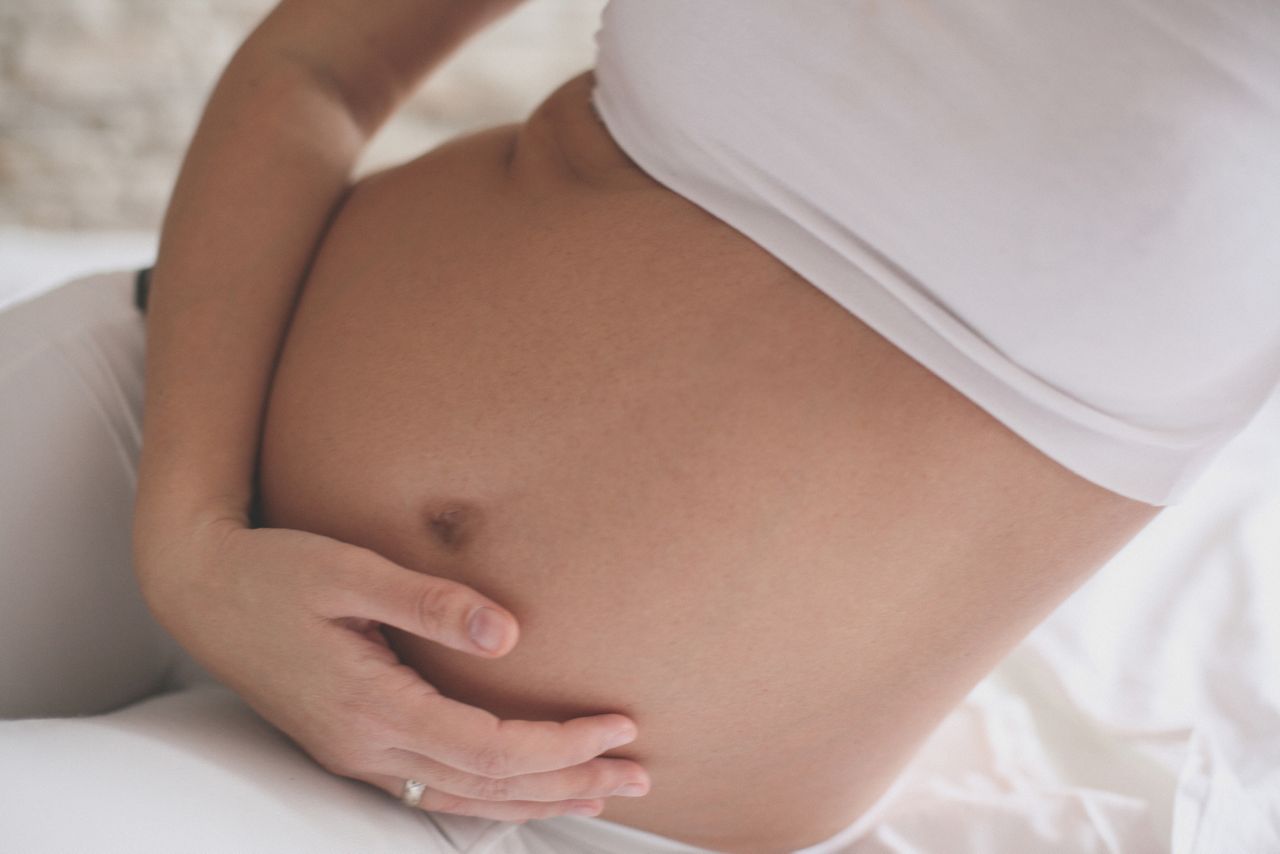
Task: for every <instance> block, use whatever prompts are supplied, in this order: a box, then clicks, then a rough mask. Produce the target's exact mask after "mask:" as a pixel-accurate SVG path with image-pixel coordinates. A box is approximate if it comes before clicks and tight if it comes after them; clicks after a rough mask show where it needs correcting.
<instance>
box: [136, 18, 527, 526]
mask: <svg viewBox="0 0 1280 854" xmlns="http://www.w3.org/2000/svg"><path fill="white" fill-rule="evenodd" d="M516 3H517V0H435V2H427V0H383V2H379V3H377V4H368V3H363V2H360V0H324V1H323V2H321V1H320V0H286V2H283V3H281V4H280V5H279V6H278V7H277V8H276V9H275V10H274V11H272V12H271V13H270V14H269V15H268V16H267V17H266V19H265V20H263V21H262V23H261V24H260V25H259V26H258V27H257V29H255V30H254V32H253V33H252V34H251V35H250V36H249V38H248V39H247V40H246V41H245V43H244V44H243V45H242V46H241V47H240V49H239V50H238V51H237V52H236V54H235V56H234V57H233V59H232V60H231V62H230V64H229V65H228V66H227V68H226V70H225V72H224V73H223V75H222V77H221V79H220V80H219V81H218V84H217V86H216V88H215V89H214V92H213V94H212V96H211V98H210V100H209V102H208V105H207V107H206V109H205V113H204V115H203V117H202V119H201V121H200V124H199V127H198V129H197V131H196V133H195V136H194V138H193V140H192V142H191V145H190V148H189V149H188V151H187V154H186V157H185V159H184V162H183V165H182V169H181V171H180V173H179V177H178V181H177V184H176V186H175V188H174V191H173V195H172V198H171V200H170V203H169V208H168V210H167V212H166V215H165V220H164V225H163V228H162V231H161V239H160V250H159V255H158V258H157V260H156V264H155V270H154V273H153V275H152V281H153V288H152V294H151V296H150V304H149V308H148V314H149V319H148V321H147V351H148V352H147V380H146V382H147V400H146V407H145V420H144V432H145V435H146V439H147V441H146V445H145V447H144V450H143V453H142V459H141V463H140V472H139V501H138V506H139V511H140V513H142V514H143V516H144V518H149V517H150V514H152V513H159V514H161V515H163V516H165V517H168V518H175V517H176V518H183V517H186V518H190V517H203V516H208V515H210V514H212V515H214V516H222V517H230V518H233V519H236V520H239V521H246V518H247V512H248V508H249V504H250V499H251V495H252V478H253V469H254V459H255V455H256V450H257V446H258V437H259V431H260V428H261V424H262V415H263V407H264V403H265V400H266V396H267V386H268V384H269V381H270V377H271V373H272V369H273V367H274V364H275V360H276V357H277V355H278V352H279V349H280V345H281V342H282V340H283V337H284V330H285V327H286V324H287V320H288V317H289V314H290V310H291V308H292V304H293V301H294V297H295V295H296V293H297V290H298V287H299V284H300V282H301V280H302V278H303V275H304V273H305V271H306V267H307V264H308V262H309V260H310V258H311V256H312V254H313V252H314V251H315V249H316V247H317V245H318V243H319V240H320V237H321V235H322V233H323V230H324V228H325V225H326V222H327V220H328V218H329V216H330V215H331V214H332V213H333V210H334V208H335V207H336V205H337V204H338V202H339V201H340V199H341V197H342V194H343V192H344V191H345V189H346V187H347V184H348V179H349V176H350V173H351V170H352V168H353V167H354V164H355V162H356V159H357V157H358V156H359V154H360V152H361V150H362V149H363V147H364V146H365V144H366V143H367V142H368V140H369V138H370V137H371V136H372V135H373V133H374V132H375V131H376V130H377V129H378V128H379V127H380V126H381V125H382V124H383V122H384V121H385V120H386V119H387V117H388V116H389V115H390V114H391V113H392V112H393V110H394V109H395V108H396V107H397V106H398V105H399V104H400V103H401V102H402V101H403V100H404V98H405V97H406V96H407V95H408V94H409V93H410V92H411V91H412V90H413V89H414V88H415V87H416V85H417V84H418V83H419V81H420V80H421V79H422V78H423V77H424V76H425V75H426V74H427V72H429V71H430V70H431V69H432V68H434V67H435V66H437V65H438V64H439V63H440V62H441V61H442V60H443V59H444V58H445V57H447V56H448V55H449V54H451V53H452V52H453V50H454V49H455V48H457V46H458V45H459V44H460V43H461V42H462V41H464V40H465V39H466V37H467V36H469V35H470V34H471V33H473V32H474V31H476V30H477V29H479V28H480V27H481V26H482V25H483V24H485V23H487V22H489V21H491V20H493V19H495V18H497V17H498V16H499V14H500V13H502V12H505V11H506V10H508V9H510V8H512V7H514V6H515V5H516Z"/></svg>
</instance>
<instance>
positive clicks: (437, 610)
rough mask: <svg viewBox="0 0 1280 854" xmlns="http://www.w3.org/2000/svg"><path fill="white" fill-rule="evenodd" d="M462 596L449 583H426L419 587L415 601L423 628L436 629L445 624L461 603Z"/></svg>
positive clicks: (419, 621)
mask: <svg viewBox="0 0 1280 854" xmlns="http://www.w3.org/2000/svg"><path fill="white" fill-rule="evenodd" d="M460 599H461V597H459V596H458V594H457V592H456V591H454V590H453V589H452V588H451V586H450V585H448V584H440V583H431V584H424V585H422V586H421V587H420V588H419V589H418V596H417V600H416V602H415V603H414V605H415V613H416V615H417V619H418V623H419V625H421V626H422V627H423V628H425V629H427V630H429V631H434V630H435V629H438V628H439V627H441V626H444V625H445V624H446V623H447V622H448V620H449V616H450V614H452V613H453V612H454V611H455V610H457V609H458V607H459V606H460V605H461V602H460V601H459V600H460Z"/></svg>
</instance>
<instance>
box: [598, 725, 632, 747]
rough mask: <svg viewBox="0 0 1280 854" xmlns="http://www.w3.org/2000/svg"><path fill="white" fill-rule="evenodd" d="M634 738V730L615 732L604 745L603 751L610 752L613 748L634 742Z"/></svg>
mask: <svg viewBox="0 0 1280 854" xmlns="http://www.w3.org/2000/svg"><path fill="white" fill-rule="evenodd" d="M635 737H636V733H635V730H630V729H624V730H621V731H619V732H615V733H614V734H613V735H611V736H609V738H608V739H607V740H606V741H605V743H604V748H603V749H604V750H612V749H613V748H615V747H621V746H622V745H624V744H626V743H627V742H629V741H634V740H635Z"/></svg>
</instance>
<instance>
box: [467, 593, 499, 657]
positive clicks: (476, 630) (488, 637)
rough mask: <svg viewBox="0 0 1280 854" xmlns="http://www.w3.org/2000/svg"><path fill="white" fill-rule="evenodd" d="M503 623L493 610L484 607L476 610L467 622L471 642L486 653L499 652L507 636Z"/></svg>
mask: <svg viewBox="0 0 1280 854" xmlns="http://www.w3.org/2000/svg"><path fill="white" fill-rule="evenodd" d="M502 623H503V619H502V617H501V616H500V615H499V614H498V612H497V611H495V610H493V609H492V608H486V607H484V606H483V605H481V606H480V607H479V608H476V610H475V612H474V613H472V615H471V619H470V620H468V621H467V632H468V633H469V634H470V635H471V642H472V643H474V644H475V645H476V646H478V647H480V648H481V649H483V650H484V651H485V652H497V651H498V649H500V648H501V647H502V638H503V636H504V635H505V634H506V632H505V630H504V629H503V628H502Z"/></svg>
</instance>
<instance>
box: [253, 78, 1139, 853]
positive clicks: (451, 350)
mask: <svg viewBox="0 0 1280 854" xmlns="http://www.w3.org/2000/svg"><path fill="white" fill-rule="evenodd" d="M592 85H593V78H592V76H591V74H590V72H584V73H583V74H582V75H579V76H577V77H575V78H573V79H571V80H570V81H568V82H567V83H565V84H564V85H562V86H561V87H559V88H558V89H557V90H556V91H555V92H554V93H552V94H551V95H550V96H549V97H548V98H547V99H546V100H545V101H544V102H543V103H542V104H541V105H539V107H538V108H537V109H536V110H535V111H534V113H533V114H532V115H531V116H530V118H529V119H528V120H527V121H526V122H523V123H520V124H512V125H504V126H501V127H497V128H491V129H488V130H485V131H480V132H477V133H473V134H468V135H466V136H463V137H459V138H457V139H454V140H452V141H450V142H449V143H447V144H445V145H443V146H441V147H439V148H436V149H434V150H433V151H431V152H428V153H427V154H425V155H423V156H421V157H419V158H417V159H415V160H413V161H411V162H409V163H406V164H403V165H401V166H398V167H396V168H394V169H390V170H387V171H384V172H381V173H378V174H376V175H374V176H371V177H369V178H367V179H365V180H363V181H361V182H360V183H359V184H358V186H357V188H356V189H355V190H354V191H353V193H352V194H351V196H350V197H349V198H348V199H347V200H346V202H345V204H344V206H343V208H342V209H341V211H340V212H339V214H338V216H337V217H336V218H335V220H334V222H333V224H332V227H331V228H330V230H329V232H328V233H327V235H326V237H325V240H324V243H323V245H322V248H321V250H320V252H319V254H318V256H317V258H316V260H315V263H314V264H313V267H312V269H311V271H310V273H309V277H308V280H307V282H306V284H305V287H304V290H303V294H302V297H301V299H300V301H299V304H298V307H297V310H296V313H295V316H294V319H293V323H292V325H291V328H290V331H289V333H288V337H287V340H286V344H285V349H284V351H283V353H282V357H281V361H280V364H279V368H278V371H277V374H276V378H275V382H274V386H273V389H272V393H271V397H270V401H269V407H268V412H267V420H266V429H265V435H264V440H263V446H262V456H261V464H260V487H261V496H262V501H263V509H264V514H265V519H266V521H267V522H268V523H269V524H272V525H277V526H282V527H291V528H301V529H304V530H311V531H316V532H319V533H323V534H327V535H329V536H332V537H336V538H339V539H342V540H345V541H348V542H352V543H356V544H359V545H362V546H366V547H369V548H373V549H375V550H377V551H378V552H380V553H382V554H384V555H385V556H387V557H389V558H391V559H392V560H396V561H399V562H400V563H402V564H404V565H406V566H409V567H412V568H415V569H418V570H420V571H422V572H425V573H430V574H433V575H439V576H443V577H447V578H452V579H456V580H458V581H462V582H464V583H466V584H469V585H472V586H473V587H475V588H476V589H477V590H479V591H481V592H482V593H484V594H486V595H489V596H492V597H493V598H494V599H496V600H497V601H499V602H501V603H503V604H504V605H505V606H507V607H508V608H510V609H511V611H512V612H513V613H514V614H515V615H516V617H517V618H518V619H519V620H520V624H521V638H520V642H519V643H518V644H517V646H516V647H515V649H514V650H513V651H512V652H511V653H510V654H508V655H507V656H505V657H503V658H501V659H494V660H478V659H475V658H474V657H470V656H467V655H464V654H462V653H458V652H455V651H452V650H449V649H446V648H444V647H442V646H439V645H433V644H431V643H429V642H427V641H424V640H421V639H415V638H412V637H410V636H406V635H404V634H403V633H401V632H399V631H396V630H388V632H387V633H388V638H389V639H390V640H391V642H392V644H393V647H394V648H395V649H396V650H397V651H398V652H399V653H400V654H401V656H402V657H403V658H404V659H405V660H406V662H408V663H409V664H411V665H412V666H414V667H416V668H417V669H419V670H420V671H421V672H422V673H423V674H424V675H425V676H426V678H428V679H429V680H431V681H432V682H433V683H434V684H436V685H437V686H438V687H439V688H440V690H441V691H442V692H444V693H445V694H447V695H450V696H453V697H456V698H458V699H461V700H463V701H465V702H469V703H472V704H475V705H480V706H483V707H485V708H487V709H489V710H491V711H493V712H495V713H496V714H498V715H500V716H503V717H523V718H535V719H536V718H544V719H546V718H550V719H566V718H569V717H573V716H577V715H585V714H593V713H598V712H607V711H617V712H622V713H625V714H627V715H630V716H632V717H633V719H634V720H635V721H636V723H637V725H638V726H639V737H638V738H637V739H636V740H635V741H634V742H632V743H631V744H628V745H625V746H624V747H622V748H620V749H617V750H614V751H610V752H609V753H607V754H605V755H609V756H624V757H627V758H630V759H634V760H636V761H638V762H640V763H641V764H642V765H644V767H645V768H646V769H647V770H648V772H649V773H650V775H651V778H652V782H653V786H652V789H651V791H650V792H649V794H648V795H646V796H644V797H641V798H610V799H608V800H606V802H605V811H604V813H603V814H602V815H603V817H604V818H607V819H609V820H611V821H615V822H620V823H623V824H627V825H631V826H634V827H638V828H641V829H643V830H648V831H651V832H654V833H659V834H663V835H666V836H670V837H673V838H676V839H679V840H682V841H685V842H688V843H691V844H694V845H700V846H703V847H707V848H712V849H717V850H723V851H729V852H752V854H756V853H757V852H758V853H759V854H764V852H781V851H788V850H791V849H794V848H799V847H802V846H805V845H810V844H813V843H815V842H817V841H819V840H821V839H824V838H826V837H828V836H830V835H832V834H834V833H836V832H837V831H838V830H840V829H841V828H842V827H844V826H846V825H848V824H849V823H850V822H852V821H853V820H854V819H855V818H857V817H858V816H859V815H860V814H861V813H862V812H863V811H864V810H865V809H866V808H867V807H868V806H870V805H871V804H872V803H873V802H874V801H875V800H876V799H877V798H878V797H879V796H880V795H881V794H882V793H883V792H884V791H885V789H887V787H888V786H889V784H890V783H891V782H892V780H893V778H894V777H895V776H896V775H897V773H898V772H899V771H900V769H901V768H902V767H903V766H904V765H905V763H906V762H907V761H908V760H909V759H910V758H911V756H912V755H913V753H914V751H915V750H916V749H917V748H918V747H919V745H920V744H921V742H922V741H923V740H924V739H925V738H926V737H927V736H928V734H929V733H930V732H931V731H932V730H933V729H934V728H935V727H936V726H937V724H938V723H939V722H940V721H941V720H942V718H943V717H944V716H945V715H946V713H947V712H948V711H949V710H950V709H951V708H952V707H953V706H955V705H956V704H957V703H958V702H959V701H960V700H961V699H963V697H964V696H965V694H966V693H967V692H968V691H969V689H970V688H971V687H972V686H973V685H974V684H975V683H976V682H977V681H978V680H979V679H981V678H982V676H983V675H985V674H986V673H987V672H988V671H989V670H990V669H991V668H992V667H994V666H995V665H996V664H997V663H998V662H999V660H1000V659H1001V658H1002V657H1003V655H1004V654H1005V653H1007V652H1008V651H1009V649H1010V648H1011V647H1012V646H1013V645H1014V644H1015V643H1017V641H1019V640H1020V639H1021V638H1022V637H1023V636H1025V634H1026V633H1027V632H1028V631H1030V630H1031V629H1032V628H1033V627H1034V626H1035V625H1036V624H1037V623H1039V622H1040V621H1041V620H1042V619H1043V618H1044V617H1046V616H1047V615H1048V614H1049V612H1050V611H1052V609H1053V608H1054V607H1055V606H1056V605H1057V604H1059V603H1060V602H1061V601H1062V600H1063V599H1064V598H1066V596H1067V595H1068V594H1069V593H1070V592H1071V591H1072V590H1074V589H1075V588H1076V587H1078V586H1079V584H1081V583H1082V582H1083V581H1084V580H1085V579H1086V578H1088V577H1089V576H1090V575H1091V574H1092V573H1093V572H1094V571H1095V570H1096V569H1098V568H1099V567H1100V566H1101V565H1102V564H1104V563H1105V562H1106V560H1107V559H1108V558H1109V557H1110V556H1111V555H1112V554H1114V553H1115V552H1116V551H1117V550H1118V549H1119V548H1120V547H1121V546H1122V545H1123V544H1124V543H1126V542H1127V541H1128V540H1130V539H1131V538H1132V537H1133V536H1134V535H1135V534H1136V533H1137V532H1138V531H1139V530H1141V528H1142V527H1143V526H1145V525H1146V523H1147V522H1149V521H1150V520H1151V519H1152V518H1154V517H1155V515H1156V514H1157V513H1158V512H1159V510H1160V508H1158V507H1152V506H1150V505H1147V504H1143V503H1140V502H1136V501H1133V500H1130V499H1127V498H1124V497H1122V496H1119V495H1117V494H1115V493H1112V492H1109V491H1107V490H1105V489H1102V488H1101V487H1099V486H1097V485H1095V484H1092V483H1090V482H1088V481H1085V480H1083V479H1082V478H1080V477H1078V476H1077V475H1075V474H1073V473H1072V472H1070V471H1068V470H1067V469H1065V468H1063V467H1061V466H1060V465H1058V464H1057V463H1055V462H1053V461H1052V460H1051V459H1049V458H1048V457H1046V456H1044V455H1043V454H1041V453H1040V452H1039V451H1037V450H1035V449H1034V448H1033V447H1032V446H1030V445H1029V444H1027V443H1026V442H1025V441H1024V440H1022V439H1021V438H1019V437H1018V436H1016V435H1015V434H1013V433H1012V432H1011V431H1009V430H1008V429H1007V428H1005V427H1004V426H1003V425H1002V424H1000V423H999V422H998V421H996V420H995V419H993V418H992V417H991V416H989V415H988V414H986V413H985V412H984V411H983V410H981V409H980V408H978V407H977V406H976V405H974V404H973V403H972V402H970V401H969V400H968V399H967V398H965V397H964V396H963V395H961V394H959V393H958V392H957V391H955V390H954V389H952V388H951V387H950V386H948V385H947V384H946V383H944V382H942V381H941V380H939V379H938V378H937V377H936V376H934V375H933V374H932V373H930V372H929V371H927V370H926V369H924V368H923V367H921V366H920V365H919V364H918V363H916V362H915V361H913V360H912V359H910V358H909V357H907V356H906V355H904V354H903V353H902V352H901V351H899V350H897V349H896V348H895V347H893V346H892V345H890V344H889V343H888V342H886V341H885V340H884V339H883V338H881V337H880V336H879V335H877V334H876V333H875V332H873V331H872V330H871V329H870V328H868V327H867V326H865V325H864V324H863V323H862V322H861V321H859V320H858V319H857V318H856V317H854V316H853V315H851V314H850V313H849V312H848V311H846V310H845V309H843V308H841V307H840V306H839V305H837V304H836V303H835V302H833V301H832V300H830V299H829V298H828V297H826V296H825V295H824V294H823V293H822V292H821V291H819V290H818V289H816V288H814V287H813V286H812V285H810V284H809V283H807V282H805V281H804V280H803V279H801V278H799V277H798V276H797V275H795V274H794V273H793V272H791V271H790V270H789V269H788V268H786V267H785V266H784V265H782V264H781V263H780V262H778V261H777V260H776V259H774V258H773V257H772V256H770V255H769V254H768V253H766V252H765V251H763V250H762V249H761V248H760V247H759V246H757V245H756V244H754V243H752V242H751V241H750V240H748V239H747V238H745V237H744V236H743V235H741V234H740V233H738V232H736V231H734V230H733V229H731V228H729V227H728V226H727V225H726V224H724V223H723V222H721V221H720V220H718V219H716V218H715V217H713V216H711V215H710V214H708V213H707V212H706V211H704V210H702V209H701V208H699V207H697V206H696V205H694V204H692V203H690V202H689V201H687V200H685V199H684V198H682V197H680V196H679V195H677V194H675V193H673V192H671V191H669V190H667V189H666V188H665V187H663V186H662V185H660V184H658V183H657V182H655V181H654V180H652V179H651V178H649V177H648V176H647V175H646V174H645V173H644V172H643V171H642V170H640V169H639V167H638V166H637V165H636V164H635V163H634V162H632V161H631V160H630V159H629V158H628V157H627V156H626V154H625V153H623V152H622V150H621V149H620V148H619V147H618V146H617V145H616V144H615V143H614V141H613V140H612V138H611V137H610V136H609V134H608V132H607V130H606V129H605V127H604V125H603V124H602V123H601V122H600V121H599V119H598V117H597V116H596V115H595V113H594V110H593V109H592V107H591V105H590V103H589V101H588V94H589V92H590V89H591V86H592Z"/></svg>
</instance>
